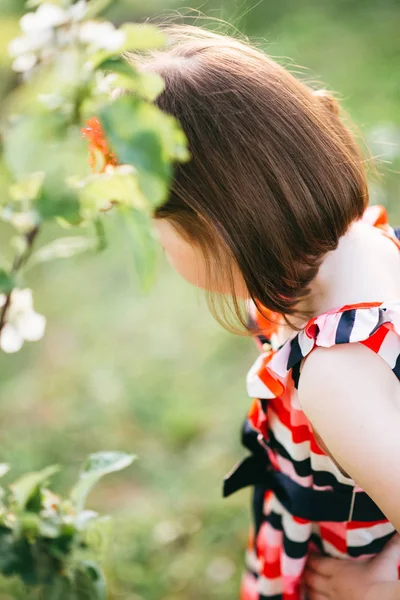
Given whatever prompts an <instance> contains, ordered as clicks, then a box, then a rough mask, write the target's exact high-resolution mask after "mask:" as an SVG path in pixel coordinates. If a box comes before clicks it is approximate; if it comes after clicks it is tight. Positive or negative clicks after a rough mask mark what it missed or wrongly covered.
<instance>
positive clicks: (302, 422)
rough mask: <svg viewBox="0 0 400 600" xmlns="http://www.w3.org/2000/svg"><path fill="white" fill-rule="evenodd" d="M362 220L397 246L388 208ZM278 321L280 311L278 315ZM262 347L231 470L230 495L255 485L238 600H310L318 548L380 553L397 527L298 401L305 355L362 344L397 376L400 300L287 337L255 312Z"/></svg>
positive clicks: (327, 318) (347, 554) (343, 312)
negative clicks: (311, 567)
mask: <svg viewBox="0 0 400 600" xmlns="http://www.w3.org/2000/svg"><path fill="white" fill-rule="evenodd" d="M363 220H364V221H366V222H368V223H370V224H371V226H374V227H377V228H378V229H379V230H380V231H381V232H382V234H383V235H385V236H387V237H389V238H390V239H391V240H393V242H394V243H395V244H396V246H397V247H398V248H399V250H400V242H399V239H398V237H400V232H399V230H395V229H393V228H392V227H390V225H389V223H388V218H387V213H386V210H385V209H384V208H383V207H381V206H370V207H369V208H367V210H366V211H365V214H364V217H363ZM273 316H274V317H275V320H276V318H277V317H278V318H279V315H276V313H275V314H274V315H273ZM254 320H255V321H256V322H257V324H258V325H260V326H261V327H262V329H263V335H260V336H258V339H257V342H258V345H259V346H260V350H261V354H260V356H259V357H258V359H257V360H256V362H255V364H254V365H253V367H252V368H251V369H250V371H249V374H248V377H247V387H248V393H249V395H250V396H251V397H252V398H256V400H254V401H253V403H252V405H251V408H250V411H249V413H248V416H247V419H246V422H245V424H244V427H243V432H242V441H243V444H244V445H245V446H246V447H247V448H248V449H249V450H250V452H251V453H250V455H249V456H248V457H247V458H246V459H244V460H243V461H242V462H241V463H239V465H236V467H235V468H234V469H233V470H232V472H231V473H230V474H228V475H227V477H226V478H225V482H224V495H225V496H227V495H229V494H231V493H232V492H234V491H236V490H237V489H240V488H242V487H244V486H246V485H254V495H253V510H254V526H253V527H252V529H251V532H250V536H249V543H248V548H247V554H246V572H245V573H244V575H243V581H242V588H241V596H240V598H241V600H267V599H268V600H304V598H305V595H304V591H303V590H302V585H301V580H302V573H303V570H304V567H305V564H306V560H307V555H308V553H309V552H310V551H311V550H314V551H318V552H320V553H322V554H324V555H329V556H333V557H338V558H346V559H349V558H351V559H361V560H362V559H365V558H368V557H371V555H374V554H376V553H378V552H380V551H381V550H382V548H383V546H384V545H385V543H386V542H387V541H388V540H389V539H390V538H391V536H392V535H393V534H394V528H393V526H392V525H391V524H390V523H389V522H388V521H387V519H386V518H385V516H384V515H383V514H382V512H381V511H380V510H379V508H378V507H377V506H376V505H375V504H374V503H373V501H372V500H371V499H370V498H369V497H368V496H367V494H366V493H365V492H364V491H363V490H361V489H360V488H359V487H357V486H356V484H355V482H354V481H353V480H352V479H350V478H349V477H348V476H346V475H345V474H344V473H343V472H342V471H341V470H340V468H339V467H338V466H337V465H336V464H335V462H334V461H333V460H332V459H331V458H330V457H329V456H328V455H327V454H326V453H325V452H324V451H323V450H322V449H321V447H320V446H319V445H318V443H317V440H316V437H315V436H314V434H313V431H312V428H311V425H310V423H309V421H308V420H307V418H306V416H305V415H304V413H303V411H302V410H301V408H300V405H299V402H298V397H297V387H298V380H299V367H300V362H301V361H302V359H303V358H304V357H305V356H307V355H308V354H309V353H310V352H311V351H312V350H313V348H315V347H316V346H322V347H331V346H333V345H335V344H344V343H349V342H350V343H353V342H358V343H361V344H363V345H365V346H367V347H368V348H370V349H371V350H372V351H373V352H375V353H377V354H379V356H381V357H382V359H383V360H385V361H386V362H387V364H388V365H389V366H390V368H391V369H392V370H393V372H394V373H395V375H396V376H397V377H398V378H399V379H400V300H399V301H390V302H367V303H361V304H353V305H347V306H342V307H340V308H337V309H334V310H331V311H328V312H326V313H324V314H321V315H319V316H317V317H315V318H313V319H310V320H309V321H308V322H307V323H306V325H305V326H304V328H302V330H301V331H300V332H299V333H296V334H294V335H293V336H292V337H290V338H289V339H288V340H287V341H285V342H284V343H283V344H282V343H280V342H279V330H280V327H279V326H276V325H271V323H270V322H269V321H266V320H265V319H264V320H263V319H262V317H260V316H259V315H258V317H255V318H254Z"/></svg>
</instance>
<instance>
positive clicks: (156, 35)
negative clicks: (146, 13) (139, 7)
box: [120, 23, 168, 50]
mask: <svg viewBox="0 0 400 600" xmlns="http://www.w3.org/2000/svg"><path fill="white" fill-rule="evenodd" d="M120 29H121V30H122V31H123V32H124V33H125V36H126V41H125V42H124V45H123V46H122V48H121V50H156V49H158V48H162V47H163V46H165V45H166V43H167V41H168V37H167V36H166V35H165V33H163V32H162V31H161V29H159V28H158V27H156V26H155V25H149V24H141V23H125V24H124V25H122V27H121V28H120Z"/></svg>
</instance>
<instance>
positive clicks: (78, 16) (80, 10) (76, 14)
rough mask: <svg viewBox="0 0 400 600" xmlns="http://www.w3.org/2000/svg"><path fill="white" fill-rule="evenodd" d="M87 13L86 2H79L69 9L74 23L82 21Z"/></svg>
mask: <svg viewBox="0 0 400 600" xmlns="http://www.w3.org/2000/svg"><path fill="white" fill-rule="evenodd" d="M86 13H87V3H86V0H79V2H76V3H75V4H73V5H72V6H70V7H69V9H68V16H69V17H70V19H71V20H72V21H82V19H84V18H85V16H86Z"/></svg>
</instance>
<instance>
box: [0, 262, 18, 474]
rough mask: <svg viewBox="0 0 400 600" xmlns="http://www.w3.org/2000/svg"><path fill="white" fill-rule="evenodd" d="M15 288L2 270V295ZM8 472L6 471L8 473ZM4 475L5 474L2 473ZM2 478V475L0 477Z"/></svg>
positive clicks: (0, 270) (0, 287)
mask: <svg viewBox="0 0 400 600" xmlns="http://www.w3.org/2000/svg"><path fill="white" fill-rule="evenodd" d="M14 288H15V280H14V277H13V276H12V275H11V273H7V271H5V270H4V269H0V292H1V293H2V294H9V293H10V292H11V290H13V289H14ZM0 467H7V471H8V465H0ZM7 471H5V472H6V473H7ZM2 474H3V475H4V473H2ZM0 477H1V475H0Z"/></svg>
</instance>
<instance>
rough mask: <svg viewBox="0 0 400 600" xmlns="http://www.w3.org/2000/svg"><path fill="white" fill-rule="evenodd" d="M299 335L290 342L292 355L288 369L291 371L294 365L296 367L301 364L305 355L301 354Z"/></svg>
mask: <svg viewBox="0 0 400 600" xmlns="http://www.w3.org/2000/svg"><path fill="white" fill-rule="evenodd" d="M298 338H299V335H298V334H297V335H296V337H294V338H293V339H292V341H291V342H290V354H289V359H288V363H287V369H288V370H289V369H291V368H292V367H293V365H295V364H296V363H298V362H300V361H301V360H302V359H303V354H302V353H301V348H300V344H299V339H298Z"/></svg>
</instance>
